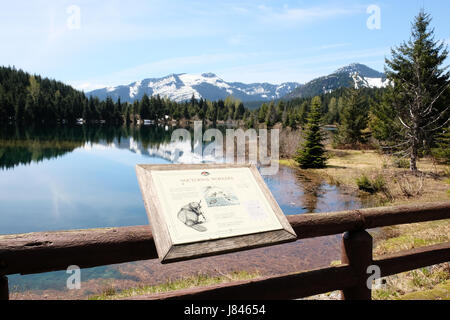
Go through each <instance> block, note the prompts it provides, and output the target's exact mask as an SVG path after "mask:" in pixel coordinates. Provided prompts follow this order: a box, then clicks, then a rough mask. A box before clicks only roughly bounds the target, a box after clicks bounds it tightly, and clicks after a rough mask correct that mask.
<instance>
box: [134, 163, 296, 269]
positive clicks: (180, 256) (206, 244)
mask: <svg viewBox="0 0 450 320" xmlns="http://www.w3.org/2000/svg"><path fill="white" fill-rule="evenodd" d="M231 168H248V169H249V170H250V172H251V173H252V175H253V177H254V179H255V181H256V183H257V185H258V187H259V188H260V190H261V191H262V193H263V195H264V197H265V198H266V199H267V201H268V202H269V204H270V206H271V209H272V211H273V212H274V214H275V216H276V218H277V219H278V221H279V222H280V224H281V226H282V228H283V229H281V230H273V231H268V232H260V233H254V234H244V235H240V236H234V237H226V238H221V239H213V240H208V241H200V242H194V243H188V244H177V245H174V244H173V241H172V239H171V237H170V233H169V231H168V230H169V229H168V226H167V222H166V221H165V218H164V216H163V213H162V210H163V209H162V206H161V202H160V200H159V199H158V197H157V192H156V188H157V186H156V185H155V182H154V180H153V179H152V176H151V173H150V171H158V170H159V171H167V170H173V171H175V170H176V171H179V170H211V169H231ZM136 175H137V177H138V181H139V185H140V188H141V192H142V195H143V199H144V203H145V208H146V211H147V215H148V219H149V221H150V226H151V229H152V232H153V234H154V240H155V245H156V248H157V252H158V257H159V260H160V261H161V262H162V263H169V262H175V261H180V260H188V259H194V258H200V257H206V256H211V255H215V254H223V253H228V252H234V251H240V250H247V249H252V248H259V247H262V246H265V245H274V244H280V243H285V242H289V241H295V240H296V239H297V236H296V234H295V232H294V230H293V229H292V227H291V225H290V224H289V222H288V220H287V218H286V216H285V215H284V214H283V211H282V210H281V208H280V207H279V206H278V203H277V202H276V200H275V198H274V197H273V196H272V194H271V192H270V190H269V188H268V187H267V186H266V184H265V182H264V180H263V179H262V177H261V174H260V173H259V171H258V169H257V168H256V166H255V165H253V164H175V165H174V164H167V165H137V166H136Z"/></svg>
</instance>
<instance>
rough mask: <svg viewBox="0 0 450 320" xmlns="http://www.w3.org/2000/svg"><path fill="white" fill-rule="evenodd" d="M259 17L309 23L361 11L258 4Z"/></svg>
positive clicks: (293, 22)
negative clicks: (276, 6) (279, 7)
mask: <svg viewBox="0 0 450 320" xmlns="http://www.w3.org/2000/svg"><path fill="white" fill-rule="evenodd" d="M258 9H259V10H260V18H261V20H263V21H265V22H266V23H271V24H278V25H279V24H282V25H286V24H287V25H292V24H301V23H311V22H314V21H317V20H323V19H329V18H335V17H338V16H345V15H350V14H355V13H361V12H362V11H361V8H359V7H348V8H344V7H328V6H326V7H325V6H317V7H311V8H289V7H287V6H284V7H283V8H282V9H276V8H272V7H267V6H265V5H260V6H258Z"/></svg>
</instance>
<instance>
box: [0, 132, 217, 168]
mask: <svg viewBox="0 0 450 320" xmlns="http://www.w3.org/2000/svg"><path fill="white" fill-rule="evenodd" d="M191 136H193V135H192V134H191ZM171 137H172V130H171V129H169V128H165V127H161V126H143V127H140V128H136V127H125V126H124V127H109V126H106V127H103V126H95V127H90V126H61V127H47V128H29V129H24V128H19V127H13V126H7V127H4V128H1V129H0V168H1V169H10V168H13V167H15V166H17V165H20V164H29V163H32V162H41V161H43V160H46V159H52V158H56V157H59V156H62V155H64V154H66V153H69V152H72V151H74V150H75V149H77V148H81V147H84V146H85V145H86V144H91V145H93V144H99V145H103V146H108V147H112V148H116V149H124V150H129V151H131V152H134V153H138V154H142V155H144V156H149V157H159V158H164V159H166V160H169V161H170V162H175V163H199V162H211V161H215V158H214V156H212V155H204V156H203V157H202V156H201V155H199V154H195V153H193V152H192V148H191V143H189V142H171ZM204 147H205V146H204Z"/></svg>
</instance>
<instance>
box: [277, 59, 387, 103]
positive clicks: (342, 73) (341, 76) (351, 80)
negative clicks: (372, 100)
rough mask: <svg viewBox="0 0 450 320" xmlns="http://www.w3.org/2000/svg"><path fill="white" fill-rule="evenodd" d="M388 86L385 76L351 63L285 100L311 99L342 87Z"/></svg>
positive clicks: (309, 83)
mask: <svg viewBox="0 0 450 320" xmlns="http://www.w3.org/2000/svg"><path fill="white" fill-rule="evenodd" d="M387 84H388V81H387V80H386V76H385V75H384V74H383V73H381V72H378V71H376V70H374V69H371V68H369V67H368V66H366V65H364V64H361V63H352V64H349V65H347V66H345V67H342V68H339V69H337V70H336V71H335V72H333V73H332V74H330V75H328V76H324V77H320V78H316V79H313V80H311V81H310V82H308V83H306V84H305V85H303V86H301V87H298V88H297V89H295V90H294V91H292V92H291V93H290V94H288V95H287V96H286V97H285V98H287V99H292V98H298V97H301V98H303V97H313V96H316V95H320V94H323V93H330V92H333V91H334V90H336V89H339V88H342V87H347V88H349V87H354V88H382V87H385V86H386V85H387Z"/></svg>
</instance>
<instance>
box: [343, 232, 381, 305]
mask: <svg viewBox="0 0 450 320" xmlns="http://www.w3.org/2000/svg"><path fill="white" fill-rule="evenodd" d="M372 243H373V240H372V236H371V235H370V234H369V233H368V232H367V231H365V230H359V231H348V232H345V233H344V235H343V237H342V247H341V262H342V263H344V264H348V265H349V266H350V267H351V268H352V269H353V271H354V272H355V274H356V276H357V278H358V283H357V285H355V286H353V287H349V288H344V289H343V290H341V298H342V299H343V300H371V299H372V291H371V289H370V288H369V287H368V285H367V279H368V274H367V267H368V266H370V265H371V264H372V263H373V262H372V261H373V259H372Z"/></svg>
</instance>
